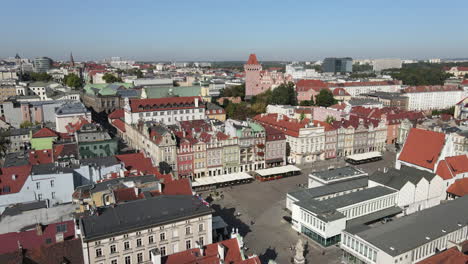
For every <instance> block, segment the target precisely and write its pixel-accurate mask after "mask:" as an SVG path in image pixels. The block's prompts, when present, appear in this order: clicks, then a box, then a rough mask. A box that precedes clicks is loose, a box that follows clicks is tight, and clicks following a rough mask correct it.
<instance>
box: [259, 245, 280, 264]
mask: <svg viewBox="0 0 468 264" xmlns="http://www.w3.org/2000/svg"><path fill="white" fill-rule="evenodd" d="M258 257H259V258H260V261H261V262H262V263H265V264H267V263H268V261H270V260H276V258H277V257H278V253H276V249H275V248H271V247H268V248H267V249H266V250H265V252H264V253H263V254H260V255H259V256H258Z"/></svg>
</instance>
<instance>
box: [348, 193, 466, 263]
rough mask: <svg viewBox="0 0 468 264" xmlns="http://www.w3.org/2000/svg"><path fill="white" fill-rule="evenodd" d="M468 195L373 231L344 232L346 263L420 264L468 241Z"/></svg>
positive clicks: (372, 229) (371, 229)
mask: <svg viewBox="0 0 468 264" xmlns="http://www.w3.org/2000/svg"><path fill="white" fill-rule="evenodd" d="M467 206H468V196H464V197H461V198H458V199H456V200H454V201H450V202H447V203H444V204H441V205H438V206H436V207H433V208H430V209H427V210H423V211H420V212H417V213H414V214H412V215H409V216H405V217H401V218H398V219H396V220H394V221H392V222H389V223H386V224H384V225H379V226H377V227H373V228H354V229H353V228H350V229H347V230H345V231H343V232H342V239H341V243H340V246H341V248H342V249H343V250H344V254H343V259H342V261H343V262H344V263H378V264H395V263H397V264H410V263H418V262H419V261H421V260H423V259H426V258H428V257H430V256H432V255H434V254H436V253H437V252H439V251H442V250H445V249H447V248H449V247H451V246H452V245H453V244H454V243H460V242H462V241H465V240H467V239H468V226H467V223H468V210H466V208H467Z"/></svg>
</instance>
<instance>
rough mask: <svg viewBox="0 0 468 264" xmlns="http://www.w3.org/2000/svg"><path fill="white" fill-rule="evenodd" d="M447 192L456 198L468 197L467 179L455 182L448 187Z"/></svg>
mask: <svg viewBox="0 0 468 264" xmlns="http://www.w3.org/2000/svg"><path fill="white" fill-rule="evenodd" d="M447 192H448V193H451V194H454V195H456V196H465V195H468V178H463V179H459V180H456V181H455V182H454V183H452V185H450V186H449V187H448V189H447Z"/></svg>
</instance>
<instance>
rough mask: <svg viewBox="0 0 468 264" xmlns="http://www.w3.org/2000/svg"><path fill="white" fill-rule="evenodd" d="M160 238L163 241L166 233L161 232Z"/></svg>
mask: <svg viewBox="0 0 468 264" xmlns="http://www.w3.org/2000/svg"><path fill="white" fill-rule="evenodd" d="M159 239H160V240H161V241H164V240H166V233H161V234H159Z"/></svg>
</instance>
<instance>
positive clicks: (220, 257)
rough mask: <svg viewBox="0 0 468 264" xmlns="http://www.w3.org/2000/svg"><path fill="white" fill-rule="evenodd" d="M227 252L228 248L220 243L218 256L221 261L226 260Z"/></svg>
mask: <svg viewBox="0 0 468 264" xmlns="http://www.w3.org/2000/svg"><path fill="white" fill-rule="evenodd" d="M225 250H226V247H224V246H223V244H221V242H219V243H218V256H219V259H220V260H224V257H225V254H224V252H225Z"/></svg>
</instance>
